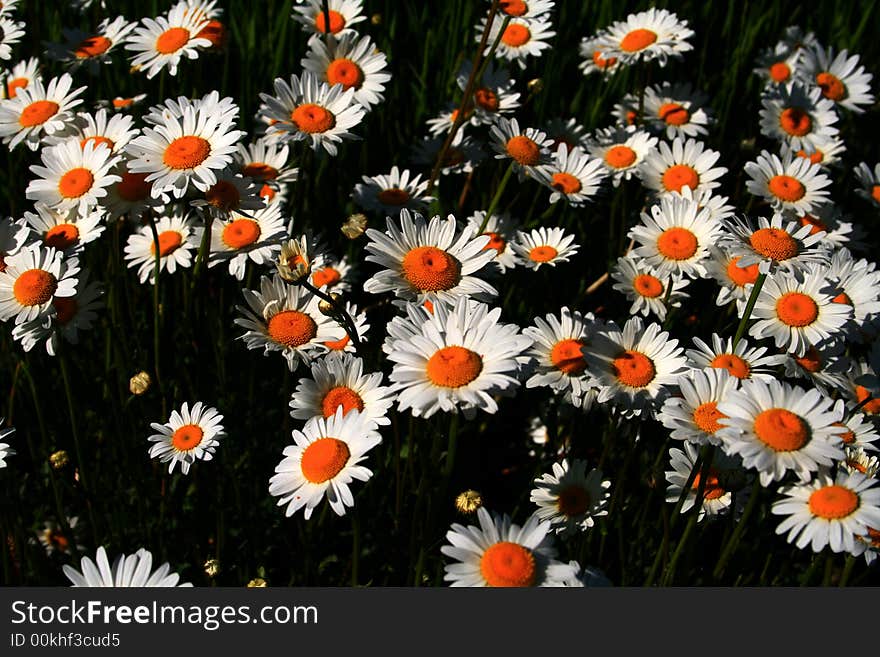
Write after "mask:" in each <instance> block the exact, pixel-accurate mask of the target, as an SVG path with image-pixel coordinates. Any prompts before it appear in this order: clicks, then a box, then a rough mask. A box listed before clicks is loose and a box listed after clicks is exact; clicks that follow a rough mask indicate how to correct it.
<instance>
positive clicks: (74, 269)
mask: <svg viewBox="0 0 880 657" xmlns="http://www.w3.org/2000/svg"><path fill="white" fill-rule="evenodd" d="M4 261H5V264H6V268H5V269H4V270H3V271H2V272H0V321H4V322H5V321H8V320H10V319H12V318H15V323H16V324H22V323H24V322H29V321H31V320H35V319H41V320H42V319H45V318H46V317H47V316H48V315H51V314H52V313H53V312H54V306H53V305H52V301H53V299H56V298H66V297H72V296H73V295H74V294H76V284H77V274H78V273H79V260H78V259H77V258H65V257H64V255H63V254H62V253H61V251H57V250H56V249H53V248H51V247H48V248H46V247H41V246H38V245H33V246H29V247H27V248H24V249H22V250H20V251H19V252H18V253H16V254H15V255H12V256H6V257H5V258H4Z"/></svg>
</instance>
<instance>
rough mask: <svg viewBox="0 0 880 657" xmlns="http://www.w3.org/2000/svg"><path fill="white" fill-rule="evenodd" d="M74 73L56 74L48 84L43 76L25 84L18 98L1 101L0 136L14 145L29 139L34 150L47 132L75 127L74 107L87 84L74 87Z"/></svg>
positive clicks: (58, 132)
mask: <svg viewBox="0 0 880 657" xmlns="http://www.w3.org/2000/svg"><path fill="white" fill-rule="evenodd" d="M72 85H73V78H72V77H70V74H68V73H65V74H64V75H62V76H60V77H57V78H52V79H51V80H49V84H48V85H47V86H43V83H42V81H41V80H39V79H35V80H32V81H31V83H30V84H29V85H28V86H26V87H21V88H19V90H18V93H17V94H16V95H15V98H9V99H7V100H3V101H0V136H2V137H3V143H4V144H9V148H10V149H14V148H15V147H16V146H18V145H19V144H20V143H22V142H23V143H25V144H26V145H27V147H28V148H30V149H31V150H32V151H35V150H37V149H38V148H39V147H40V140H41V139H42V137H43V136H44V135H54V134H63V133H64V132H65V131H68V130H70V129H71V127H72V124H73V112H71V110H72V109H73V108H74V107H76V106H77V105H79V104H80V103H81V102H82V100H81V99H79V98H77V96H79V95H80V94H81V93H82V92H83V91H85V90H86V88H85V87H80V88H78V89H74V90H73V91H71V86H72Z"/></svg>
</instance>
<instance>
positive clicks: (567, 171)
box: [535, 144, 608, 207]
mask: <svg viewBox="0 0 880 657" xmlns="http://www.w3.org/2000/svg"><path fill="white" fill-rule="evenodd" d="M607 175H608V173H607V170H606V168H605V165H604V164H603V163H602V160H600V159H598V158H592V157H590V156H589V155H587V153H585V152H584V151H583V149H581V148H580V147H578V146H575V147H574V148H571V149H570V148H569V147H568V146H566V145H565V144H560V145H559V147H558V148H557V150H556V152H555V153H554V154H553V159H552V161H551V162H550V163H549V164H542V165H539V166H538V167H537V168H536V169H535V179H536V180H537V181H538V182H539V183H541V184H542V185H545V186H546V187H549V188H550V189H551V190H553V191H552V193H551V194H550V202H551V203H556V201H558V200H560V199H565V200H566V201H568V203H569V204H570V205H571V206H572V207H579V206H581V205H583V204H584V202H585V201H588V200H590V199H592V197H593V196H595V195H596V191H597V190H598V189H599V186H600V185H601V184H602V181H603V180H604V179H605V177H606V176H607Z"/></svg>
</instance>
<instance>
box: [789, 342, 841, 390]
mask: <svg viewBox="0 0 880 657" xmlns="http://www.w3.org/2000/svg"><path fill="white" fill-rule="evenodd" d="M844 347H845V345H844V343H843V342H842V341H840V340H827V341H825V342H822V343H820V344H818V345H810V346H809V347H807V350H806V351H805V352H804V353H803V355H801V356H796V355H795V354H792V353H787V354H785V360H784V361H783V364H784V365H785V376H787V377H789V378H792V379H809V381H810V382H811V383H812V384H813V385H814V386H815V387H816V388H818V389H819V390H821V391H822V392H823V393H825V394H826V395H828V396H829V397H830V396H832V395H833V394H834V393H835V392H836V391H843V390H846V389H847V387H848V386H849V380H848V378H847V372H848V371H849V366H850V362H849V358H847V357H846V355H844V353H843V351H844ZM839 401H843V400H839Z"/></svg>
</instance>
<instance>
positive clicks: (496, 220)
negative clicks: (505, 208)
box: [467, 210, 518, 274]
mask: <svg viewBox="0 0 880 657" xmlns="http://www.w3.org/2000/svg"><path fill="white" fill-rule="evenodd" d="M484 223H485V225H484ZM517 225H518V224H517V222H515V221H514V220H513V218H511V216H510V215H509V214H507V213H501V214H493V215H492V216H491V217H489V219H488V220H487V219H486V211H485V210H477V211H476V212H474V213H473V214H472V215H471V216H470V217H468V220H467V228H468V229H469V230H471V232H472V234H473V235H474V237H477V236H478V235H488V236H489V242H488V243H487V244H486V246H484V247H483V249H484V250H486V251H488V250H490V249H491V250H494V251H495V255H494V258H493V259H492V262H493V263H494V264H495V266H496V267H497V268H498V271H499V272H500V273H502V274H503V273H504V272H506V271H507V270H508V269H513V268H514V267H516V255H515V254H514V252H513V248H512V247H511V245H510V244H511V241H512V240H513V238H514V237H515V236H516V230H517ZM481 231H482V232H481Z"/></svg>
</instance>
